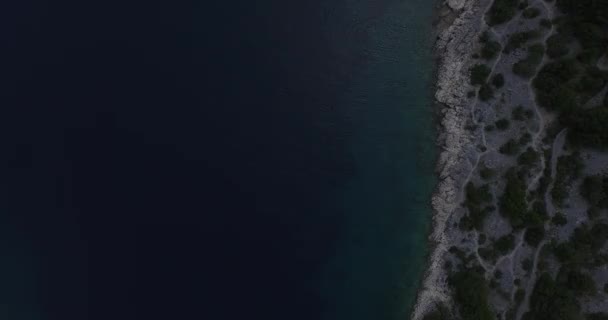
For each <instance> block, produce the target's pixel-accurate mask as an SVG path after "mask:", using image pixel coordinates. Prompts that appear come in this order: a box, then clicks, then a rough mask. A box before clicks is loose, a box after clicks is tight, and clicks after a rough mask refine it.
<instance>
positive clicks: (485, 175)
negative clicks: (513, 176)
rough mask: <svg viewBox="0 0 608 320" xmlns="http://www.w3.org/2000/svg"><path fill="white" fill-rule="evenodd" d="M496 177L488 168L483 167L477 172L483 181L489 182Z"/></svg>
mask: <svg viewBox="0 0 608 320" xmlns="http://www.w3.org/2000/svg"><path fill="white" fill-rule="evenodd" d="M494 175H496V172H495V171H494V170H492V169H490V168H487V167H483V168H481V170H479V176H480V177H481V178H482V179H484V180H490V179H492V178H493V177H494Z"/></svg>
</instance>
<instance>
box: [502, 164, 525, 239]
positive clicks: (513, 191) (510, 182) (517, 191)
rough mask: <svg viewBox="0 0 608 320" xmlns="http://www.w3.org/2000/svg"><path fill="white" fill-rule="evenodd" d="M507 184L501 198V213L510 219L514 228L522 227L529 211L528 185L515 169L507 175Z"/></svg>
mask: <svg viewBox="0 0 608 320" xmlns="http://www.w3.org/2000/svg"><path fill="white" fill-rule="evenodd" d="M506 182H507V184H506V186H505V190H504V193H503V194H502V196H501V197H500V202H499V204H500V212H501V214H503V215H504V216H505V217H507V218H508V219H509V222H511V225H512V226H513V227H514V228H518V227H522V226H523V225H524V223H525V221H526V218H525V215H526V214H527V211H528V204H527V202H526V191H527V190H526V189H527V188H526V184H525V182H524V180H523V179H522V178H521V177H519V176H518V175H517V173H516V172H515V170H513V169H511V170H509V172H508V173H507V175H506Z"/></svg>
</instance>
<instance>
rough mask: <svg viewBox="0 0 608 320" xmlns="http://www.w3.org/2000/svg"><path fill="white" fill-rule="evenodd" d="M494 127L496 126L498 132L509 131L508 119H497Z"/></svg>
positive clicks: (509, 123)
mask: <svg viewBox="0 0 608 320" xmlns="http://www.w3.org/2000/svg"><path fill="white" fill-rule="evenodd" d="M494 125H495V126H496V128H498V129H499V130H502V131H504V130H507V129H509V126H510V125H511V122H510V121H509V119H506V118H502V119H499V120H498V121H496V122H495V123H494Z"/></svg>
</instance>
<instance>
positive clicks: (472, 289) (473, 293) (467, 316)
mask: <svg viewBox="0 0 608 320" xmlns="http://www.w3.org/2000/svg"><path fill="white" fill-rule="evenodd" d="M449 284H450V285H451V286H452V287H453V289H454V301H455V302H456V303H457V305H458V310H459V311H460V315H461V317H462V318H463V319H464V320H494V314H493V312H492V310H491V309H490V305H489V303H488V292H489V287H488V283H487V281H486V279H485V278H484V277H483V276H482V275H480V274H479V273H478V272H475V271H474V270H470V269H469V270H463V271H460V272H457V273H455V274H453V275H451V276H450V278H449Z"/></svg>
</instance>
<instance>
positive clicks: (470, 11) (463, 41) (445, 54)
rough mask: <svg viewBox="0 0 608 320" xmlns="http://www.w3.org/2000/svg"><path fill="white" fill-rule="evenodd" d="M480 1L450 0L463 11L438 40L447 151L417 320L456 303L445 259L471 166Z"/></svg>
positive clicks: (442, 138)
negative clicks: (471, 94) (472, 76)
mask: <svg viewBox="0 0 608 320" xmlns="http://www.w3.org/2000/svg"><path fill="white" fill-rule="evenodd" d="M480 2H483V1H481V0H448V1H447V2H446V5H447V6H449V7H450V8H451V9H452V10H454V11H457V10H458V11H459V12H458V13H457V17H456V18H455V19H454V20H453V22H452V23H451V25H449V26H448V27H446V28H443V29H442V30H439V34H438V39H437V43H436V48H435V50H436V54H437V57H438V58H439V67H438V72H437V91H436V94H435V98H436V100H437V102H438V103H439V104H440V105H441V106H442V108H441V111H440V117H439V118H440V126H441V127H440V134H439V137H438V145H439V146H440V148H441V150H442V151H441V154H440V156H439V159H438V160H437V174H438V177H439V184H438V186H437V189H436V192H435V194H434V196H433V199H432V206H433V210H434V216H433V232H432V234H431V235H430V241H431V242H432V243H434V248H433V251H432V253H431V256H430V258H429V266H428V270H427V272H426V275H425V279H424V281H423V283H422V287H421V288H420V290H419V293H418V299H417V302H416V306H415V308H414V311H413V314H412V319H414V320H420V319H422V317H423V316H424V314H425V313H426V312H428V311H429V310H430V309H432V308H434V306H435V304H436V303H444V304H447V305H450V304H451V303H450V295H449V292H448V288H447V283H446V282H447V274H446V272H445V271H444V268H443V264H444V255H445V253H446V252H447V249H448V248H449V245H448V238H447V233H448V228H449V225H448V220H449V217H450V215H451V214H452V213H453V212H454V210H455V209H456V207H457V206H458V203H459V197H460V194H461V190H462V187H463V186H462V184H463V181H464V179H466V176H467V175H468V174H469V173H470V171H471V169H472V168H471V164H470V161H468V159H469V157H468V156H467V154H468V153H469V152H470V150H471V148H472V145H473V141H472V137H471V135H470V133H469V132H468V131H467V130H466V129H465V127H466V124H467V119H468V118H470V105H469V101H468V99H467V92H468V91H469V90H470V86H469V85H468V83H469V79H468V78H469V76H468V66H469V65H470V57H471V53H472V52H471V51H472V49H473V48H474V47H475V43H473V42H474V41H476V40H475V39H477V34H478V33H479V25H480V23H479V22H480V16H481V15H480V14H479V13H480V10H481V9H480V8H479V5H480ZM455 13H456V12H455Z"/></svg>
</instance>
